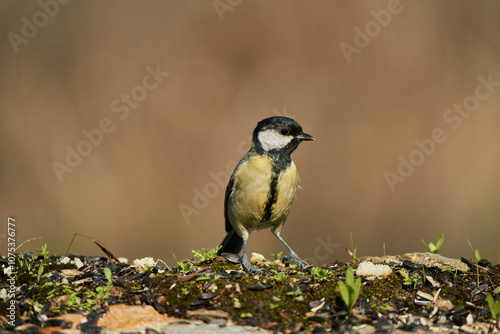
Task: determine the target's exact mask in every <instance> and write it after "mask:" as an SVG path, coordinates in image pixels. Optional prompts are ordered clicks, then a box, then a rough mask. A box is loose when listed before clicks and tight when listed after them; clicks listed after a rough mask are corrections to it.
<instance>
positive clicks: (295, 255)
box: [290, 252, 309, 269]
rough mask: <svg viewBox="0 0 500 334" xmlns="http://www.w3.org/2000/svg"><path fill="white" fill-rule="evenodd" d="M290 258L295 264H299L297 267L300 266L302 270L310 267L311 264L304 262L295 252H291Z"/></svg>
mask: <svg viewBox="0 0 500 334" xmlns="http://www.w3.org/2000/svg"><path fill="white" fill-rule="evenodd" d="M290 258H291V259H292V260H293V261H294V262H295V263H297V265H298V266H299V268H300V269H303V268H305V267H308V266H309V264H308V263H307V262H306V261H304V260H302V259H301V258H300V257H299V256H298V255H297V254H296V253H295V252H291V253H290Z"/></svg>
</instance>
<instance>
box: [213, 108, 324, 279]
mask: <svg viewBox="0 0 500 334" xmlns="http://www.w3.org/2000/svg"><path fill="white" fill-rule="evenodd" d="M309 140H314V138H313V137H312V136H311V135H308V134H307V133H304V132H302V127H301V126H300V125H299V124H298V123H297V122H295V121H294V120H293V119H291V118H288V117H281V116H276V117H270V118H266V119H264V120H262V121H260V122H259V123H257V126H256V127H255V130H254V131H253V136H252V146H251V147H250V150H249V151H248V152H247V154H245V156H244V157H243V158H242V159H241V160H240V162H239V163H238V164H237V165H236V167H235V169H234V171H233V174H232V175H231V178H230V180H229V184H228V185H227V188H226V197H225V201H224V218H225V220H226V232H227V235H226V237H225V238H224V240H223V241H222V243H221V246H222V247H221V248H220V250H219V251H218V254H219V255H220V254H222V253H236V254H237V253H239V252H240V251H241V248H242V247H243V257H242V259H241V262H242V265H243V267H244V268H245V270H246V271H249V272H256V273H259V272H261V270H260V269H258V268H256V267H255V266H253V265H251V264H250V261H249V260H248V256H247V240H248V236H249V235H250V233H251V232H252V231H254V230H262V229H270V230H271V232H272V233H273V234H274V235H275V236H276V237H277V238H278V239H279V240H280V241H281V242H282V243H283V244H284V245H285V246H286V248H287V249H288V250H289V251H290V257H291V258H292V259H293V260H294V261H295V262H296V263H297V264H298V265H299V267H301V268H302V267H305V266H307V265H308V264H307V263H306V262H305V261H303V260H302V259H301V258H300V257H298V256H297V254H296V253H295V252H294V251H293V250H292V249H291V248H290V246H288V245H287V243H286V242H285V240H283V238H282V237H281V236H280V232H281V228H282V227H283V225H284V224H285V221H286V218H287V216H288V213H289V212H290V208H291V207H292V202H293V199H294V197H295V191H296V190H297V187H298V186H299V174H298V173H297V167H295V164H294V163H293V161H292V158H291V157H290V155H291V154H292V152H293V151H295V149H296V148H297V146H298V145H299V144H300V142H302V141H309Z"/></svg>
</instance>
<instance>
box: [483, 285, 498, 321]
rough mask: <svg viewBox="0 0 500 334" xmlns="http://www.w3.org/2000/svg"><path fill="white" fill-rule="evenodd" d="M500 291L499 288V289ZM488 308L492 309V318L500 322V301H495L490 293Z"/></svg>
mask: <svg viewBox="0 0 500 334" xmlns="http://www.w3.org/2000/svg"><path fill="white" fill-rule="evenodd" d="M497 289H498V288H497ZM486 298H487V299H488V306H489V307H490V312H491V317H492V318H493V319H494V320H495V321H496V322H499V321H500V301H499V300H495V299H493V296H492V295H491V294H489V293H488V295H487V296H486Z"/></svg>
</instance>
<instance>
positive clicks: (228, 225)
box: [224, 176, 234, 233]
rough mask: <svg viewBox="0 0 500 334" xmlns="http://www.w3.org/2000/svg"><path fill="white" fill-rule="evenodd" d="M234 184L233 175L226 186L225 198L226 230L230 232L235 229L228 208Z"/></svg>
mask: <svg viewBox="0 0 500 334" xmlns="http://www.w3.org/2000/svg"><path fill="white" fill-rule="evenodd" d="M233 186H234V178H233V176H231V178H230V179H229V183H228V184H227V187H226V196H225V199H224V218H225V219H226V232H227V233H229V232H231V230H232V229H233V226H232V225H231V222H230V221H229V217H228V215H227V209H228V204H229V197H230V196H231V193H232V192H233Z"/></svg>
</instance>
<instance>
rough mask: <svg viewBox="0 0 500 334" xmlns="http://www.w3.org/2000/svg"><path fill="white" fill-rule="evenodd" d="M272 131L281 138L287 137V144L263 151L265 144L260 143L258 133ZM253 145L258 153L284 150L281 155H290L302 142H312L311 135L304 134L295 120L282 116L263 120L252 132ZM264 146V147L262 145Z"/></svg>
mask: <svg viewBox="0 0 500 334" xmlns="http://www.w3.org/2000/svg"><path fill="white" fill-rule="evenodd" d="M268 130H273V131H275V132H277V133H279V134H280V135H281V136H283V137H287V138H289V139H288V143H286V145H284V146H283V147H280V148H271V149H267V150H266V149H265V143H262V142H261V141H260V138H259V133H262V132H264V131H268ZM252 140H253V143H254V145H255V147H256V149H257V151H258V152H259V153H262V152H263V151H270V152H272V151H278V150H284V152H283V153H287V154H291V153H292V152H293V151H294V150H295V149H296V148H297V146H298V145H299V143H300V142H301V141H303V140H314V138H313V137H312V136H311V135H308V134H307V133H304V132H303V131H302V127H301V126H300V124H299V123H297V122H296V121H295V120H293V119H291V118H288V117H284V116H273V117H269V118H266V119H263V120H262V121H260V122H259V123H257V126H256V127H255V130H254V131H253V138H252ZM263 144H264V145H263Z"/></svg>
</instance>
